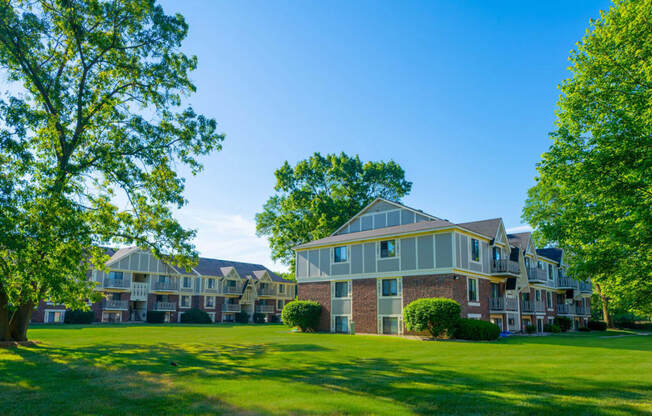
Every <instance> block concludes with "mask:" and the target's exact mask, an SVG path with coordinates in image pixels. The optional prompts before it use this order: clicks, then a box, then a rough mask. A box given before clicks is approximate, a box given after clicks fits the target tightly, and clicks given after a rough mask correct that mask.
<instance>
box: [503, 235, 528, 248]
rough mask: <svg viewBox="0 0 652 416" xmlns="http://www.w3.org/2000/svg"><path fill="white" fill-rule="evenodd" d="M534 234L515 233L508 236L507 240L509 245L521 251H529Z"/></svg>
mask: <svg viewBox="0 0 652 416" xmlns="http://www.w3.org/2000/svg"><path fill="white" fill-rule="evenodd" d="M531 237H532V233H530V232H527V233H515V234H507V239H509V244H511V245H513V246H516V247H518V248H520V249H521V250H525V249H527V243H528V241H530V238H531Z"/></svg>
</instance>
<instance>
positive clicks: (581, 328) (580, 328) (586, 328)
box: [577, 326, 591, 332]
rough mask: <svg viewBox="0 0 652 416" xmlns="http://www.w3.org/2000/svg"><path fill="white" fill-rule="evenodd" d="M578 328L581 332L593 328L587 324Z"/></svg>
mask: <svg viewBox="0 0 652 416" xmlns="http://www.w3.org/2000/svg"><path fill="white" fill-rule="evenodd" d="M577 330H578V331H580V332H589V331H591V329H589V328H588V327H586V326H581V327H579V328H577Z"/></svg>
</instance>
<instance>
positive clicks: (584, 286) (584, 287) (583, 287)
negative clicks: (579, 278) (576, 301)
mask: <svg viewBox="0 0 652 416" xmlns="http://www.w3.org/2000/svg"><path fill="white" fill-rule="evenodd" d="M579 286H580V292H582V293H593V287H591V282H589V281H588V280H585V281H583V282H580V283H579Z"/></svg>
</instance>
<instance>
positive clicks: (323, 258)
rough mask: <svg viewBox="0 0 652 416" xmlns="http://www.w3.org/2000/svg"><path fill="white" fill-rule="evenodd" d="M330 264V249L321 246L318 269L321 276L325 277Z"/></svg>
mask: <svg viewBox="0 0 652 416" xmlns="http://www.w3.org/2000/svg"><path fill="white" fill-rule="evenodd" d="M330 264H331V249H330V248H322V249H321V250H319V269H320V271H321V276H324V277H327V276H328V273H330Z"/></svg>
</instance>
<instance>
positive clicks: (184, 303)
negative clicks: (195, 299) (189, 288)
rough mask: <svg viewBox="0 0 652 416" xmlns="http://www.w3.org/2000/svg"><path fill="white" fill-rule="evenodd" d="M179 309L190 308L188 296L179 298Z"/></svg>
mask: <svg viewBox="0 0 652 416" xmlns="http://www.w3.org/2000/svg"><path fill="white" fill-rule="evenodd" d="M181 307H182V308H189V307H190V296H181Z"/></svg>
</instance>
